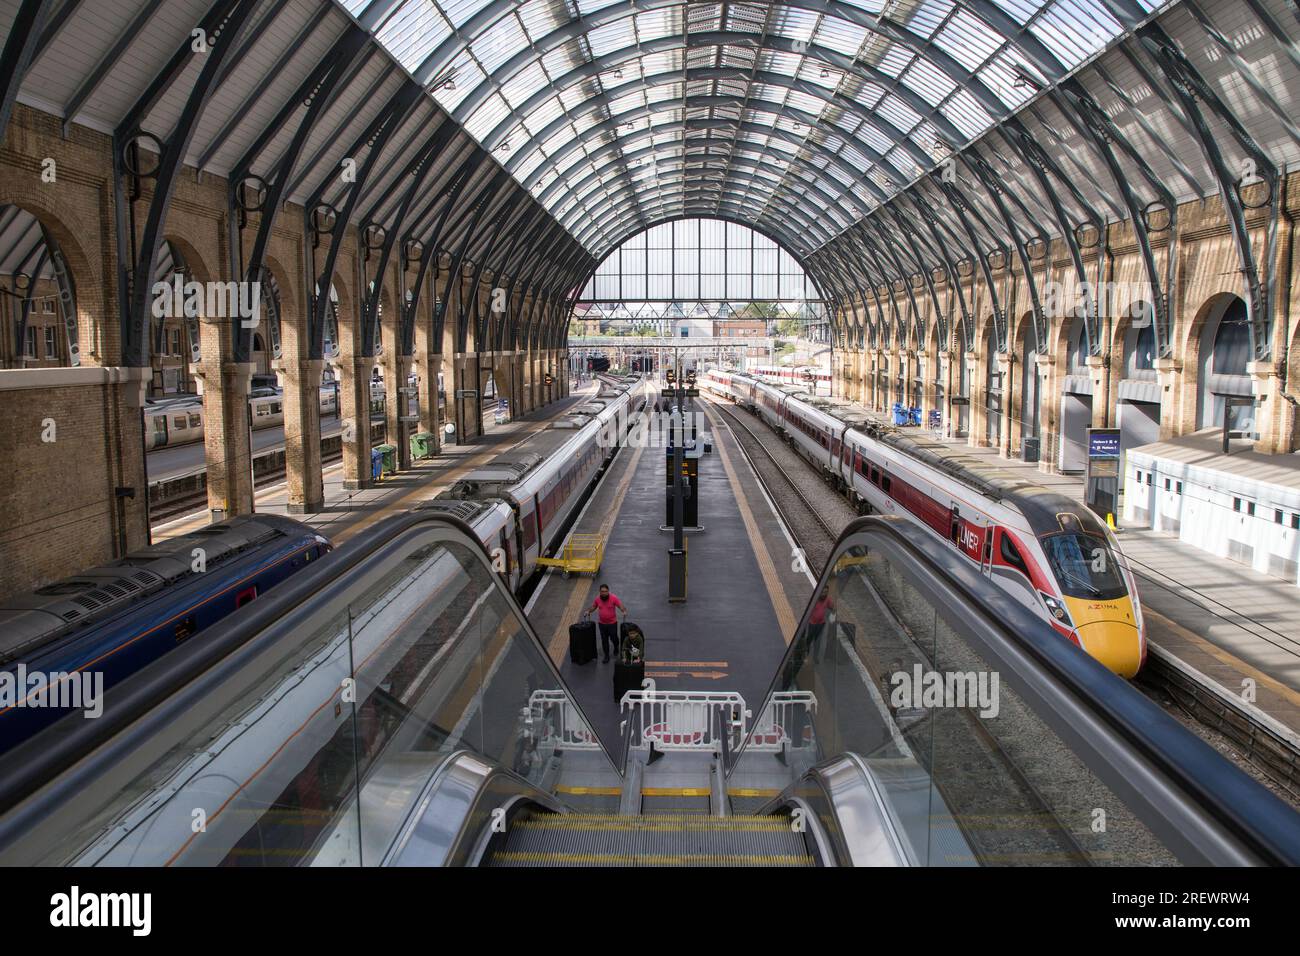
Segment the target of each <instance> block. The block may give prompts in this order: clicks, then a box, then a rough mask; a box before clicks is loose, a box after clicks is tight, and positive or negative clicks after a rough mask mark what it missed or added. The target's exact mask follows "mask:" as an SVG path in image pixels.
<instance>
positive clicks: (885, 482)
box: [880, 475, 889, 494]
mask: <svg viewBox="0 0 1300 956" xmlns="http://www.w3.org/2000/svg"><path fill="white" fill-rule="evenodd" d="M880 490H881V491H883V492H884V493H885V494H889V476H888V475H881V476H880Z"/></svg>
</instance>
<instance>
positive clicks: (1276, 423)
mask: <svg viewBox="0 0 1300 956" xmlns="http://www.w3.org/2000/svg"><path fill="white" fill-rule="evenodd" d="M1246 372H1247V374H1248V375H1250V378H1251V385H1252V388H1253V391H1254V393H1255V431H1256V432H1258V433H1259V440H1258V441H1256V442H1255V451H1257V452H1260V453H1261V454H1265V455H1285V454H1287V453H1288V452H1289V451H1290V450H1291V430H1292V427H1293V424H1294V421H1295V406H1294V405H1292V404H1291V403H1290V402H1288V401H1287V400H1286V399H1285V398H1283V397H1282V395H1283V393H1284V391H1285V389H1286V382H1285V381H1283V379H1282V376H1281V375H1280V374H1279V373H1278V363H1277V362H1250V363H1248V364H1247V365H1246Z"/></svg>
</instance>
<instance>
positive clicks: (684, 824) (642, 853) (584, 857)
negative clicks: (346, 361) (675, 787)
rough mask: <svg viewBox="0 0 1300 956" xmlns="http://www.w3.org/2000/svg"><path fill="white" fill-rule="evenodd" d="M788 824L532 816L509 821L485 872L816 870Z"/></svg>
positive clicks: (669, 816) (746, 819)
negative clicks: (653, 868)
mask: <svg viewBox="0 0 1300 956" xmlns="http://www.w3.org/2000/svg"><path fill="white" fill-rule="evenodd" d="M815 862H816V861H815V860H814V859H813V857H812V855H811V854H810V853H809V852H808V847H807V845H806V844H805V842H804V835H803V834H802V833H796V832H795V831H794V829H793V827H792V826H791V822H790V819H789V817H785V816H735V817H711V816H704V815H701V814H697V813H648V814H641V815H637V816H627V815H622V816H620V815H614V814H600V813H535V814H531V815H529V816H526V817H522V818H516V819H515V820H512V821H511V823H510V826H509V829H508V831H507V832H506V833H504V834H501V835H500V836H499V837H497V838H496V840H494V841H493V844H492V845H491V846H490V847H489V849H488V852H487V854H486V857H485V858H484V860H483V865H484V866H514V867H529V866H814V865H815Z"/></svg>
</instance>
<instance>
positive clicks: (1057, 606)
mask: <svg viewBox="0 0 1300 956" xmlns="http://www.w3.org/2000/svg"><path fill="white" fill-rule="evenodd" d="M1038 596H1039V597H1041V598H1042V599H1043V603H1044V604H1045V605H1047V613H1048V614H1050V615H1052V617H1054V618H1055V619H1056V620H1058V621H1060V622H1061V623H1062V624H1064V625H1065V626H1066V627H1074V622H1073V621H1071V620H1070V612H1069V611H1067V610H1066V609H1065V605H1064V604H1062V603H1061V602H1060V601H1058V600H1057V599H1056V598H1054V597H1052V596H1051V595H1050V594H1045V593H1044V592H1042V591H1039V592H1038Z"/></svg>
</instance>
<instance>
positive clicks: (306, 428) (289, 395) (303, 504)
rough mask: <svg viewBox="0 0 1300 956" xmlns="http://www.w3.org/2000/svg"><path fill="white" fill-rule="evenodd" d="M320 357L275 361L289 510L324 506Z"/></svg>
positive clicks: (304, 511)
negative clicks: (281, 386)
mask: <svg viewBox="0 0 1300 956" xmlns="http://www.w3.org/2000/svg"><path fill="white" fill-rule="evenodd" d="M324 368H325V363H324V362H323V361H322V360H320V359H300V360H297V361H281V362H277V363H276V366H275V369H276V371H277V372H279V373H280V381H281V382H283V383H284V469H285V479H286V484H287V486H288V490H289V503H288V510H289V513H290V514H315V513H316V512H318V511H320V510H321V509H322V508H324V507H325V484H324V479H323V478H322V476H321V471H322V464H321V453H320V442H321V413H320V399H321V388H320V386H321V373H322V372H323V370H324Z"/></svg>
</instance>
